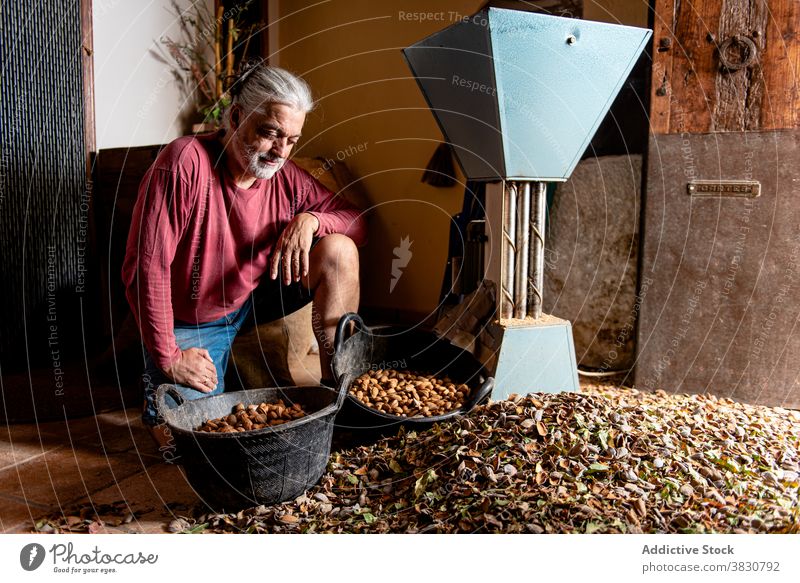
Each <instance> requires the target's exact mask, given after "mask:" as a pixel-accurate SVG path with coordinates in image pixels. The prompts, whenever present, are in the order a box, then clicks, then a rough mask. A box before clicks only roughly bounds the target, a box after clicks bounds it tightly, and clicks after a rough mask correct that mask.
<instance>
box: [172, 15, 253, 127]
mask: <svg viewBox="0 0 800 583" xmlns="http://www.w3.org/2000/svg"><path fill="white" fill-rule="evenodd" d="M252 3H253V0H245V1H242V2H229V3H227V5H228V8H227V9H226V7H225V4H223V3H222V2H219V3H216V14H214V13H213V11H212V9H211V8H210V7H209V5H208V3H207V2H206V1H204V0H198V1H195V2H193V3H192V4H191V5H190V6H188V7H186V8H182V7H181V6H180V5H179V4H178V1H177V0H170V6H171V8H170V11H171V12H172V13H173V14H174V15H175V17H176V18H177V22H178V24H179V26H180V37H179V38H178V39H174V38H170V37H162V38H161V39H160V44H159V45H158V49H159V56H160V57H161V60H163V61H164V62H165V63H167V64H168V65H169V66H170V69H171V71H172V74H173V76H174V77H175V79H176V81H177V82H178V83H179V84H180V87H181V90H182V91H183V93H184V94H185V95H186V98H187V99H188V100H191V101H194V102H195V103H196V111H197V113H198V114H199V115H198V117H200V118H201V119H202V122H203V123H204V124H211V125H212V126H214V127H218V126H219V125H220V123H221V121H222V112H223V111H224V110H225V107H227V106H228V105H229V104H230V101H231V99H230V95H228V89H229V87H230V85H231V83H232V82H233V80H234V78H235V72H236V70H237V68H238V66H239V64H240V63H241V62H242V61H244V60H245V59H247V51H248V48H249V45H250V40H251V38H252V37H253V34H254V32H255V31H257V30H259V29H260V27H261V23H260V22H256V23H250V24H248V23H247V9H248V8H249V6H250V4H252Z"/></svg>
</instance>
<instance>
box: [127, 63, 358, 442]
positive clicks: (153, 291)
mask: <svg viewBox="0 0 800 583" xmlns="http://www.w3.org/2000/svg"><path fill="white" fill-rule="evenodd" d="M231 96H232V103H231V104H230V106H229V107H228V109H227V111H226V114H225V121H224V126H223V127H224V129H223V130H221V131H220V132H218V133H216V134H213V135H203V136H187V137H182V138H178V139H177V140H175V141H173V142H172V143H171V144H169V145H168V146H167V147H166V148H165V149H164V150H163V151H162V152H161V153H160V155H159V156H158V158H157V159H156V161H155V162H154V163H153V165H152V166H151V167H150V169H149V170H148V172H147V174H146V175H145V176H144V179H143V180H142V183H141V186H140V188H139V197H138V200H137V202H136V206H135V208H134V213H133V222H132V224H131V230H130V233H129V235H128V242H127V249H126V256H125V262H124V265H123V270H122V271H123V280H124V283H125V286H126V295H127V298H128V301H129V303H130V306H131V309H132V310H133V313H134V315H135V317H136V320H137V323H138V324H139V327H140V330H141V333H142V339H143V343H144V347H145V372H144V376H143V379H144V383H143V384H144V393H145V394H144V396H145V405H144V412H143V415H142V420H143V421H144V423H145V424H146V425H148V426H149V427H156V426H157V425H158V423H159V421H158V419H157V411H156V408H155V402H154V395H155V389H156V388H157V387H158V385H160V384H161V383H174V384H175V385H176V386H177V388H178V390H179V391H180V392H181V394H182V395H183V396H184V398H186V399H196V398H198V397H202V396H204V395H213V394H218V393H221V392H222V391H223V390H224V377H225V371H226V368H227V363H228V357H229V355H230V350H231V343H232V341H233V339H234V337H235V336H236V334H237V332H239V330H240V329H241V328H242V327H243V326H247V325H250V324H251V323H252V320H253V317H255V318H256V319H257V320H258V321H259V322H268V321H271V320H274V319H277V318H279V317H281V316H283V315H285V314H288V313H290V312H292V311H294V310H296V309H299V308H300V307H302V306H304V305H306V304H307V303H308V302H310V301H312V302H313V308H312V309H313V318H312V320H313V322H314V326H313V327H314V332H315V335H316V337H317V340H318V341H319V344H320V347H322V346H324V345H326V344H327V345H328V346H330V344H331V341H332V339H333V335H334V333H335V328H336V324H337V322H338V320H339V318H340V317H341V316H342V314H344V313H346V312H349V311H355V310H356V309H357V308H358V299H359V282H358V252H357V249H356V245H362V244H363V243H364V240H365V228H364V224H363V221H362V219H361V218H360V214H359V212H358V211H357V210H356V209H355V208H353V207H352V206H350V205H349V204H348V203H347V202H346V201H344V200H343V199H342V198H341V197H337V196H335V195H334V194H333V193H332V192H330V191H329V190H327V189H326V188H325V187H324V186H322V184H320V183H319V182H318V181H316V180H315V179H314V178H313V177H312V176H311V175H310V174H308V173H307V172H305V171H304V170H302V169H300V168H299V167H298V166H296V165H295V164H294V163H293V162H292V161H289V160H287V158H288V156H289V154H290V152H291V150H292V148H293V147H294V145H295V144H296V143H297V141H298V139H300V132H301V130H302V127H303V122H304V121H305V117H306V114H307V113H308V112H309V111H311V109H312V108H313V100H312V98H311V92H310V90H309V88H308V85H307V84H306V83H305V82H304V81H303V80H302V79H300V78H298V77H296V76H294V75H292V74H291V73H289V72H288V71H285V70H283V69H279V68H277V67H270V66H267V65H265V64H263V63H256V64H251V65H250V67H249V68H247V69H246V70H244V72H243V73H242V74H241V75H240V77H239V79H238V80H237V82H236V83H235V84H234V85H233V87H232V89H231ZM330 360H331V354H329V351H327V350H324V349H322V348H321V349H320V364H321V366H322V382H323V383H332V380H333V379H332V373H331V368H330ZM153 435H154V437H155V438H156V439H157V441H159V443H161V444H163V440H164V433H163V429H158V428H157V429H156V430H154V431H153Z"/></svg>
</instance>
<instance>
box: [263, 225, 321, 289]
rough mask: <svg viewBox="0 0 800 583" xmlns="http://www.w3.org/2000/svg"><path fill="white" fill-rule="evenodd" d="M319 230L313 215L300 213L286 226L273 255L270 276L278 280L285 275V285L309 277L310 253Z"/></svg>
mask: <svg viewBox="0 0 800 583" xmlns="http://www.w3.org/2000/svg"><path fill="white" fill-rule="evenodd" d="M317 229H319V220H318V219H317V217H315V216H314V215H312V214H309V213H300V214H299V215H297V216H296V217H295V218H294V219H292V221H291V222H290V223H289V224H288V225H286V228H285V229H284V230H283V233H281V236H280V237H279V238H278V243H277V244H276V245H275V251H274V252H273V253H272V261H271V262H270V271H269V276H270V278H271V279H276V278H277V277H278V274H279V272H280V273H282V274H283V285H289V283H291V282H292V281H300V276H301V275H302V276H303V277H306V276H307V275H308V252H309V251H310V250H311V241H312V239H313V238H314V233H316V232H317Z"/></svg>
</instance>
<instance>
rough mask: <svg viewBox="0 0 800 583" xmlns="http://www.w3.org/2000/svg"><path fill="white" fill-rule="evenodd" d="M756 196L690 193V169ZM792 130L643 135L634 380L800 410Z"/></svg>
mask: <svg viewBox="0 0 800 583" xmlns="http://www.w3.org/2000/svg"><path fill="white" fill-rule="evenodd" d="M712 169H713V172H714V173H715V174H717V173H718V174H719V175H720V176H726V177H728V176H729V177H733V178H735V179H737V180H746V181H758V182H759V183H760V184H761V186H762V188H761V196H759V197H757V198H747V197H745V198H738V197H737V198H721V197H716V196H715V197H695V196H687V195H686V177H687V174H689V173H692V172H694V173H702V172H703V171H708V170H712ZM798 202H800V130H789V131H768V132H741V133H740V132H735V133H734V132H731V133H714V134H700V135H691V134H683V135H682V134H670V135H657V136H655V137H653V136H651V138H650V155H649V162H648V168H647V192H646V195H645V200H644V224H643V233H644V241H643V244H642V259H641V270H640V276H639V277H640V285H639V293H638V296H637V299H638V301H639V303H640V316H639V323H638V335H637V358H636V387H637V388H642V389H658V388H662V389H664V390H666V391H668V392H677V393H681V392H687V393H706V392H708V393H713V394H715V395H720V396H724V397H730V398H733V399H736V400H740V401H744V402H748V403H753V404H761V405H770V406H783V407H794V408H798V407H800V364H798V362H799V358H798V357H800V320H798V318H800V293H799V292H800V204H798Z"/></svg>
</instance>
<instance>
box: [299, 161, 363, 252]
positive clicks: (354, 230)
mask: <svg viewBox="0 0 800 583" xmlns="http://www.w3.org/2000/svg"><path fill="white" fill-rule="evenodd" d="M298 170H299V171H300V173H301V177H300V180H301V188H302V189H303V192H304V194H303V196H302V197H301V203H300V205H299V206H298V209H297V212H298V213H309V214H312V215H314V216H315V217H317V220H318V221H319V229H317V232H316V236H317V237H324V236H325V235H330V234H331V233H341V234H343V235H347V236H348V237H350V238H351V239H352V240H353V242H354V243H355V244H356V245H357V246H359V247H362V246H364V245H365V244H366V242H367V228H366V222H365V221H364V216H363V213H362V212H361V211H360V210H359V209H357V208H356V207H355V206H353V205H352V204H350V203H349V202H348V201H347V200H346V199H345V198H344V196H342V195H341V194H335V193H333V192H331V191H330V190H328V189H327V188H326V187H325V186H324V185H323V184H322V183H321V182H320V181H319V180H317V179H316V178H314V177H313V176H311V174H309V173H308V172H306V171H305V170H302V169H299V168H298Z"/></svg>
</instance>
